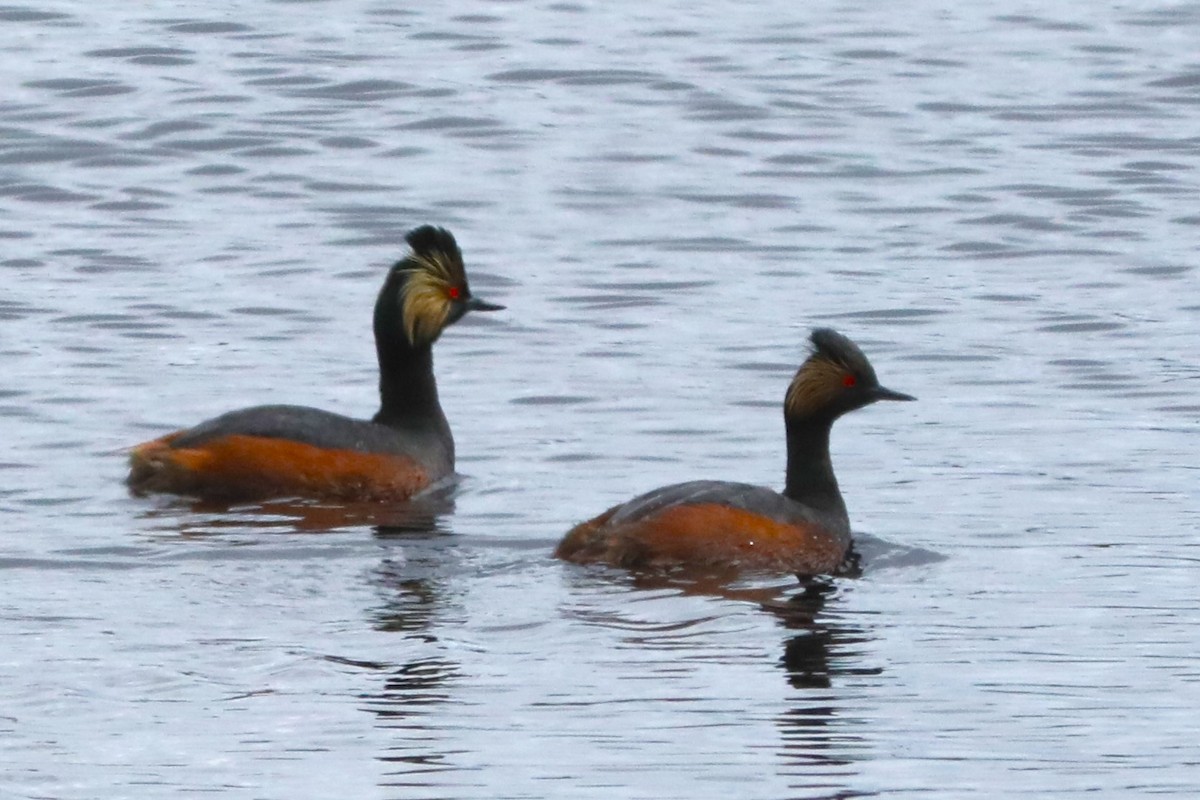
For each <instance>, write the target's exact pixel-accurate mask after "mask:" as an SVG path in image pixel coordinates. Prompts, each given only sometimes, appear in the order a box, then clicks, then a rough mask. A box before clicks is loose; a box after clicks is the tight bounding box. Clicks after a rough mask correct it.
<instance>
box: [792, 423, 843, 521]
mask: <svg viewBox="0 0 1200 800" xmlns="http://www.w3.org/2000/svg"><path fill="white" fill-rule="evenodd" d="M833 419H834V418H833V417H805V418H799V419H798V418H794V417H791V416H786V417H785V420H784V422H785V424H786V426H787V453H788V457H787V485H786V486H785V487H784V490H783V494H784V496H786V497H788V498H790V499H792V500H795V501H796V502H798V503H803V504H804V505H806V506H809V507H811V508H815V509H817V510H818V511H826V512H832V513H834V514H837V515H838V516H840V517H842V518H845V517H846V504H845V503H844V502H843V501H842V493H841V491H840V490H839V489H838V483H837V478H835V477H834V475H833V462H832V461H831V460H830V458H829V431H830V429H831V428H832V427H833Z"/></svg>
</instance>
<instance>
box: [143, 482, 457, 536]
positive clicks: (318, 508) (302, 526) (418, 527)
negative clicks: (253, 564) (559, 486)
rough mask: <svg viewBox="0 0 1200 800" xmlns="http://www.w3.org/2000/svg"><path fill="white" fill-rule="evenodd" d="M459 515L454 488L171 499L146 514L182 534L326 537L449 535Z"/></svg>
mask: <svg viewBox="0 0 1200 800" xmlns="http://www.w3.org/2000/svg"><path fill="white" fill-rule="evenodd" d="M453 512H454V497H453V490H452V489H449V490H444V491H438V492H434V493H430V494H425V495H421V496H420V497H417V498H414V499H413V500H409V501H408V502H406V503H395V504H379V503H331V502H321V501H314V500H301V499H294V500H273V501H266V502H261V503H251V504H241V505H229V504H223V503H214V502H211V501H197V500H186V499H178V498H171V499H170V500H168V501H166V502H165V503H164V504H163V505H161V506H158V507H155V508H152V509H149V510H146V511H143V512H142V513H141V514H140V515H139V516H140V518H141V519H144V520H150V521H152V522H153V523H155V524H154V525H153V528H152V529H153V530H154V531H156V532H159V533H169V534H171V535H178V536H184V537H189V536H213V535H218V534H221V533H230V532H235V531H253V532H256V533H263V532H265V533H324V532H330V531H339V530H347V529H353V528H362V527H369V528H373V529H374V530H375V532H376V535H377V536H379V537H381V538H392V537H398V536H406V535H413V534H430V533H445V532H446V530H445V529H444V523H443V519H444V518H446V517H448V516H449V515H450V514H452V513H453Z"/></svg>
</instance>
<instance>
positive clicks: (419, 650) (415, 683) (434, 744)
mask: <svg viewBox="0 0 1200 800" xmlns="http://www.w3.org/2000/svg"><path fill="white" fill-rule="evenodd" d="M420 533H421V532H420V531H419V530H411V529H409V530H405V529H403V528H400V527H395V526H393V527H389V528H386V529H380V530H379V531H378V533H377V535H378V536H379V537H381V538H386V539H391V540H397V539H403V540H406V541H409V542H412V543H414V544H415V543H419V542H420V541H421V539H420V536H419V534H420ZM410 550H413V552H411V553H410V552H409V551H410ZM441 560H442V559H441V554H440V553H436V552H429V553H423V552H422V551H420V550H419V549H418V548H406V551H405V557H404V558H402V559H393V558H387V559H384V561H383V562H382V563H381V564H380V565H379V567H378V568H377V569H375V571H374V572H373V574H372V576H371V582H372V584H373V585H374V587H375V589H376V590H377V592H378V593H379V595H380V598H381V602H380V604H379V605H378V606H377V607H375V608H374V609H373V610H372V611H371V612H370V614H369V619H370V621H371V625H372V627H374V629H375V630H377V631H383V632H387V633H395V634H399V635H400V641H399V642H397V643H396V645H395V647H394V649H395V650H396V651H398V652H400V653H402V654H404V656H405V658H404V659H402V660H401V661H399V662H397V663H391V664H381V665H379V669H380V670H381V671H384V672H385V673H386V675H385V677H384V679H383V685H382V686H381V687H379V688H378V689H377V690H376V691H374V692H372V693H371V694H367V695H363V696H362V697H361V699H362V700H364V701H365V704H364V706H363V709H364V710H365V711H367V712H369V713H371V714H373V715H375V717H376V724H377V726H378V727H379V728H381V729H386V730H388V731H391V732H392V735H390V736H389V737H388V739H387V741H386V745H385V750H384V752H383V753H381V754H379V755H378V756H376V757H377V759H378V760H379V761H381V762H383V763H385V764H394V765H396V767H395V770H394V771H392V772H390V773H388V774H385V775H384V777H383V779H382V781H381V785H382V786H402V785H404V786H411V785H412V784H413V782H414V778H413V776H415V775H417V774H421V773H428V772H437V771H441V770H449V769H453V768H454V767H453V766H452V765H450V764H448V763H447V760H446V759H447V756H448V753H447V747H446V746H444V745H443V744H441V743H440V739H441V738H442V737H441V735H440V732H439V731H440V728H439V725H438V723H437V722H427V720H428V719H429V718H430V716H431V715H432V714H433V713H434V710H435V709H436V708H437V707H438V706H440V705H442V704H444V703H447V702H449V701H451V698H452V697H453V696H454V694H455V690H454V684H455V683H456V681H457V679H458V677H459V673H460V671H461V665H460V664H459V663H458V662H457V661H455V660H452V659H450V658H447V657H446V655H445V654H444V653H443V652H442V651H441V650H440V649H438V638H439V637H438V635H437V633H436V627H435V621H436V620H438V619H441V618H442V617H443V616H444V614H445V597H446V585H445V583H444V581H443V579H442V578H441V577H440V576H439V574H438V573H437V570H438V568H439V567H438V565H439V563H440V562H441Z"/></svg>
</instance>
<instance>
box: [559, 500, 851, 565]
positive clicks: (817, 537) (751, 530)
mask: <svg viewBox="0 0 1200 800" xmlns="http://www.w3.org/2000/svg"><path fill="white" fill-rule="evenodd" d="M618 509H620V506H617V507H615V508H612V509H609V510H608V511H606V512H604V513H603V514H601V515H600V516H598V517H596V518H595V519H592V520H589V521H587V522H583V523H580V524H579V525H577V526H575V527H574V528H573V529H572V530H571V531H570V532H569V533H568V534H567V535H566V537H565V538H564V539H563V540H562V542H560V543H559V545H558V550H557V551H555V555H556V556H557V557H558V558H562V559H565V560H567V561H575V562H579V563H584V564H586V563H590V562H596V561H599V562H603V563H606V564H613V565H615V566H621V567H626V568H630V569H646V568H648V569H658V568H670V567H677V566H681V565H685V566H687V567H689V568H699V569H704V568H710V567H711V568H723V567H728V566H736V567H738V568H741V569H746V570H752V571H766V572H784V573H799V574H804V575H816V574H820V573H825V572H832V571H833V570H835V569H837V567H838V565H839V564H840V563H841V561H842V558H843V556H844V554H845V549H846V548H845V545H844V544H843V543H842V542H841V541H839V540H838V538H837V537H836V536H834V535H832V534H831V533H829V532H828V531H827V530H825V529H823V528H822V527H821V526H820V525H817V524H815V523H803V522H800V523H787V522H780V521H779V520H774V519H771V518H770V517H766V516H763V515H762V514H756V513H754V512H753V511H747V510H745V509H741V508H730V507H729V506H723V505H719V504H716V503H699V504H688V505H676V506H668V507H666V508H664V509H662V510H660V511H657V512H655V513H653V514H651V515H650V516H647V517H644V518H641V519H635V520H631V521H628V522H623V523H618V524H615V525H609V524H608V522H609V521H610V519H611V518H612V517H613V515H614V514H615V512H616V511H618Z"/></svg>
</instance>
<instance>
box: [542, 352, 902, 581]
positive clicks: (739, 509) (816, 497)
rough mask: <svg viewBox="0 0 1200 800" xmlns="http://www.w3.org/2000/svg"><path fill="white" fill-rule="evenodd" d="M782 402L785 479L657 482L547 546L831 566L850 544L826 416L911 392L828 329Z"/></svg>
mask: <svg viewBox="0 0 1200 800" xmlns="http://www.w3.org/2000/svg"><path fill="white" fill-rule="evenodd" d="M811 338H812V344H813V352H812V354H811V355H810V356H809V357H808V359H807V360H806V361H805V362H804V364H802V365H801V367H800V369H799V371H797V373H796V377H795V378H793V379H792V383H791V385H790V386H789V387H788V390H787V395H786V396H785V398H784V402H783V417H784V423H785V426H786V429H787V451H788V459H787V485H786V486H785V487H784V490H783V493H782V494H780V493H778V492H775V491H773V490H771V489H767V488H764V487H761V486H752V485H749V484H744V483H730V482H726V481H693V482H691V483H680V484H676V485H674V486H664V487H663V488H661V489H655V490H654V491H651V492H648V493H646V494H643V495H641V496H640V497H635V498H633V499H632V500H630V501H628V502H626V503H622V504H620V505H618V506H614V507H613V508H610V509H609V510H608V511H605V512H604V513H603V514H601V515H600V516H598V517H596V518H595V519H591V520H588V521H587V522H583V523H580V524H579V525H577V526H575V527H574V528H573V529H571V531H570V532H569V533H568V534H567V535H566V537H564V538H563V540H562V542H561V543H560V544H559V545H558V549H557V550H556V551H555V555H556V556H558V557H559V558H563V559H566V560H567V561H574V562H577V563H584V564H586V563H604V564H611V565H614V566H620V567H628V568H632V569H671V568H685V569H705V570H712V569H717V570H738V569H745V570H752V571H769V572H781V573H794V574H796V575H800V576H813V575H821V574H827V573H831V572H834V571H836V570H837V569H838V567H839V566H840V565H841V564H842V561H843V559H845V558H846V556H847V554H848V552H849V549H850V519H849V517H848V516H847V515H846V504H845V503H844V502H842V495H841V492H840V491H839V490H838V484H837V479H836V478H835V477H834V475H833V464H832V462H831V461H830V459H829V431H830V428H831V427H832V426H833V423H834V420H836V419H837V418H838V417H840V416H841V415H842V414H845V413H846V412H847V411H853V410H854V409H856V408H862V407H863V406H866V405H870V404H871V403H874V402H875V401H876V400H914V399H915V398H913V397H911V396H909V395H906V394H901V393H900V392H893V391H892V390H890V389H885V388H884V387H882V386H880V385H879V381H878V379H876V377H875V370H874V369H873V368H872V367H871V363H870V362H869V361H867V357H866V356H865V355H863V353H862V351H861V350H859V349H858V347H857V346H856V345H855V344H854V342H852V341H850V340H849V339H847V338H846V337H845V336H842V335H841V334H840V333H837V332H836V331H832V330H829V329H828V328H819V329H817V330H814V331H813V332H812V337H811Z"/></svg>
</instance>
